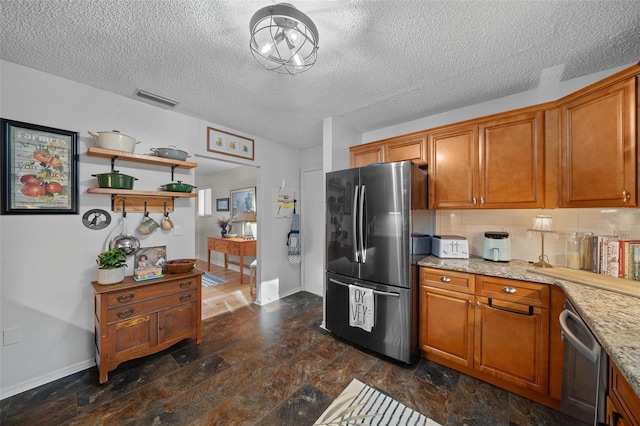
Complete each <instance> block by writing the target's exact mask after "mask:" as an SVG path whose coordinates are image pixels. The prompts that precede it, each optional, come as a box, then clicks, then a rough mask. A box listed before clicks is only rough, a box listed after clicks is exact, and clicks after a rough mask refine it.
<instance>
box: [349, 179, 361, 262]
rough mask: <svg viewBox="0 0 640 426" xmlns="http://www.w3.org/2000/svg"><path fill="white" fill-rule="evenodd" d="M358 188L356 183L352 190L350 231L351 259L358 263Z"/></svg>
mask: <svg viewBox="0 0 640 426" xmlns="http://www.w3.org/2000/svg"><path fill="white" fill-rule="evenodd" d="M358 189H359V186H358V185H356V187H355V190H354V191H353V209H352V210H351V211H352V212H353V232H352V233H351V234H352V235H351V240H352V241H353V261H354V262H355V263H360V251H359V247H358V215H357V211H358Z"/></svg>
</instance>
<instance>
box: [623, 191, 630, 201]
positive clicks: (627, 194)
mask: <svg viewBox="0 0 640 426" xmlns="http://www.w3.org/2000/svg"><path fill="white" fill-rule="evenodd" d="M630 198H631V193H630V192H627V191H622V202H623V203H627V202H629V199H630Z"/></svg>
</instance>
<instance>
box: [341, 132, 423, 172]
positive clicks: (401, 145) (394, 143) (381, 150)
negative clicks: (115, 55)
mask: <svg viewBox="0 0 640 426" xmlns="http://www.w3.org/2000/svg"><path fill="white" fill-rule="evenodd" d="M349 151H350V152H351V167H364V166H366V165H368V164H372V163H378V162H380V161H386V162H389V163H392V162H395V161H413V162H414V163H416V164H418V165H424V164H427V152H428V150H427V134H426V133H413V134H410V135H405V136H399V137H397V138H391V139H385V140H382V141H378V142H374V143H368V144H364V145H356V146H352V147H351V148H349Z"/></svg>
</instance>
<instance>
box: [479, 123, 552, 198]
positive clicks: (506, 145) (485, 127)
mask: <svg viewBox="0 0 640 426" xmlns="http://www.w3.org/2000/svg"><path fill="white" fill-rule="evenodd" d="M478 133H479V144H480V162H479V188H480V189H479V195H480V198H479V202H478V204H479V206H480V207H485V208H527V209H529V208H540V207H544V113H543V112H542V111H539V112H530V113H524V114H519V115H514V116H511V117H506V118H502V119H496V120H492V121H488V122H486V123H482V124H480V125H479V132H478Z"/></svg>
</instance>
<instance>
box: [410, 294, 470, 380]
mask: <svg viewBox="0 0 640 426" xmlns="http://www.w3.org/2000/svg"><path fill="white" fill-rule="evenodd" d="M473 302H474V297H473V296H472V295H470V294H464V293H458V292H455V291H449V290H442V289H438V288H432V287H427V286H420V319H419V320H420V326H419V333H420V350H421V351H423V352H426V354H427V358H428V359H432V360H434V361H438V360H439V359H440V360H447V361H451V362H454V363H456V364H460V365H462V366H465V367H469V368H472V367H473V332H474V329H473V322H474V309H473Z"/></svg>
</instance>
